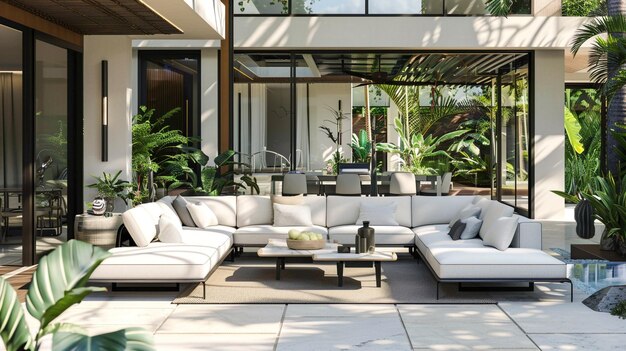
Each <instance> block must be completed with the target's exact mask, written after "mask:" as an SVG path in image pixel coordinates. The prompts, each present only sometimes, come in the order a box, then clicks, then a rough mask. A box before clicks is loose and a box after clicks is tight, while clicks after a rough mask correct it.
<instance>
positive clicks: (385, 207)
mask: <svg viewBox="0 0 626 351" xmlns="http://www.w3.org/2000/svg"><path fill="white" fill-rule="evenodd" d="M396 208H397V205H396V203H394V202H389V203H373V204H368V203H364V202H362V203H361V212H360V213H359V218H358V219H357V220H356V224H357V225H363V222H364V221H369V222H370V225H391V226H393V225H400V224H399V223H398V221H397V220H396Z"/></svg>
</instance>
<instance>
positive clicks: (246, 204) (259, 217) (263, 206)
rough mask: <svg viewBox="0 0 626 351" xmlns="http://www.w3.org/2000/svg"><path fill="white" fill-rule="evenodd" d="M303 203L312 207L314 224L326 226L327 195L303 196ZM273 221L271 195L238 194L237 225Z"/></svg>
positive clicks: (245, 225) (243, 225)
mask: <svg viewBox="0 0 626 351" xmlns="http://www.w3.org/2000/svg"><path fill="white" fill-rule="evenodd" d="M277 197H278V196H277ZM301 205H305V206H308V207H309V208H310V209H311V219H312V220H313V224H314V225H319V226H322V227H325V226H326V197H325V196H303V197H302V202H301ZM272 223H274V211H273V207H272V200H271V199H270V197H269V196H260V195H240V196H237V227H247V226H251V225H261V224H269V225H271V224H272ZM352 224H354V223H352Z"/></svg>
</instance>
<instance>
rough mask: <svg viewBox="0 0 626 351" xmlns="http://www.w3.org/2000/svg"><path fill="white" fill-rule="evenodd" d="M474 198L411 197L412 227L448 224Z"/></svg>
mask: <svg viewBox="0 0 626 351" xmlns="http://www.w3.org/2000/svg"><path fill="white" fill-rule="evenodd" d="M473 200H474V196H413V197H412V201H413V204H412V206H413V214H412V226H413V227H420V226H423V225H427V224H444V223H445V224H448V223H450V221H451V220H452V218H453V217H454V216H456V215H457V214H458V213H459V212H460V211H461V210H462V209H463V208H464V207H465V206H467V205H469V204H471V203H472V201H473Z"/></svg>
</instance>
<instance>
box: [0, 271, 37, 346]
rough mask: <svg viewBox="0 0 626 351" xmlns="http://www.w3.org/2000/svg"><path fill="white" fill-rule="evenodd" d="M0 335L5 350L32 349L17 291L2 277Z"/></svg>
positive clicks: (0, 280) (0, 285)
mask: <svg viewBox="0 0 626 351" xmlns="http://www.w3.org/2000/svg"><path fill="white" fill-rule="evenodd" d="M0 337H2V341H3V342H4V346H5V348H6V350H7V351H17V350H34V342H33V339H32V336H31V335H30V331H29V330H28V325H27V324H26V319H25V318H24V310H23V309H22V306H21V304H20V301H19V300H18V298H17V293H16V292H15V290H13V287H12V286H11V285H10V284H9V283H8V282H7V281H6V280H4V279H3V278H0Z"/></svg>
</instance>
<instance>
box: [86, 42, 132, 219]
mask: <svg viewBox="0 0 626 351" xmlns="http://www.w3.org/2000/svg"><path fill="white" fill-rule="evenodd" d="M84 45H85V46H84V56H83V60H84V68H83V69H84V75H83V84H84V93H83V96H84V133H85V134H84V158H83V162H84V165H83V169H84V184H85V185H87V184H91V183H93V181H94V180H93V178H92V175H101V174H102V172H108V173H116V172H117V171H119V170H122V177H123V178H124V179H127V180H130V179H131V152H132V147H131V135H130V126H131V116H132V107H133V101H132V100H133V94H134V89H135V86H136V85H135V84H133V81H134V80H133V67H134V66H133V65H132V62H133V53H132V46H131V40H130V38H128V37H125V36H85V37H84ZM102 60H108V61H109V143H108V144H109V161H108V162H102V161H101V140H102V139H101V137H100V135H101V134H100V133H101V127H100V126H101V112H100V111H101V106H102V105H101V85H100V84H101V62H102ZM95 194H96V193H95V191H93V190H92V189H87V188H85V191H84V196H85V201H91V199H93V197H94V196H95ZM117 205H118V207H117V210H120V209H121V208H122V205H123V203H121V202H120V203H118V204H117Z"/></svg>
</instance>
